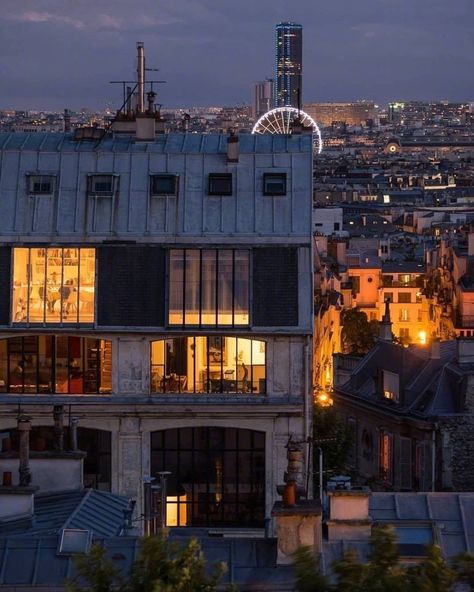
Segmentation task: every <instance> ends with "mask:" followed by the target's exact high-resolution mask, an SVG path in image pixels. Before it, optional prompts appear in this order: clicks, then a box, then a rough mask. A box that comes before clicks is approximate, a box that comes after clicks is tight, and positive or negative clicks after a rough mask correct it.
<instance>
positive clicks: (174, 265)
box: [168, 250, 184, 325]
mask: <svg viewBox="0 0 474 592" xmlns="http://www.w3.org/2000/svg"><path fill="white" fill-rule="evenodd" d="M183 271H184V251H182V250H172V251H171V253H170V278H169V281H170V293H169V317H168V322H169V324H170V325H182V324H183V320H184V318H183V311H184V302H183V282H184V278H183Z"/></svg>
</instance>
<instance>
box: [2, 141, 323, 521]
mask: <svg viewBox="0 0 474 592" xmlns="http://www.w3.org/2000/svg"><path fill="white" fill-rule="evenodd" d="M231 144H232V146H231ZM230 147H231V151H230ZM0 158H1V160H0V162H1V175H0V195H1V196H2V199H1V204H0V211H1V216H0V233H1V248H0V258H1V260H2V265H1V269H2V273H1V278H0V291H1V298H0V302H1V304H0V325H1V336H0V374H1V376H0V407H1V413H0V439H1V440H2V442H3V443H4V445H3V451H4V452H0V470H1V467H2V462H3V461H2V458H3V457H2V454H9V453H8V450H9V449H10V447H11V448H12V449H13V450H14V449H15V446H17V445H18V433H17V431H16V429H15V426H16V418H17V416H18V414H19V413H25V414H27V415H28V416H30V417H31V421H32V426H33V427H32V432H31V448H32V450H45V448H46V449H48V447H49V446H50V445H51V442H52V441H53V431H54V430H53V425H54V423H53V415H52V410H53V406H56V407H58V406H60V407H61V406H62V408H63V409H64V411H65V415H66V417H67V418H68V420H67V421H66V424H67V426H66V440H67V434H68V426H70V425H71V422H72V419H73V418H75V419H74V422H76V423H77V422H79V423H78V425H79V427H78V440H79V442H78V444H79V448H81V449H83V450H85V451H86V452H87V453H88V455H87V458H86V460H85V461H84V475H83V481H84V485H86V486H93V487H96V488H98V489H103V490H108V491H112V492H114V493H120V494H123V495H127V496H130V497H133V498H135V499H137V501H138V515H140V514H141V513H142V512H143V505H142V501H143V500H142V490H143V480H144V479H146V478H147V476H150V475H151V476H153V475H155V474H156V473H157V472H158V471H170V472H171V475H170V477H169V479H168V497H167V521H168V525H169V526H178V525H179V526H184V525H190V526H219V525H221V526H234V525H238V526H240V527H245V526H249V527H261V526H263V524H264V520H265V518H266V517H268V516H269V515H270V509H271V507H272V504H273V502H274V500H275V497H276V487H277V485H278V484H279V483H281V482H282V480H283V473H284V469H285V467H286V463H287V460H286V448H285V445H286V443H287V441H288V438H289V435H290V434H294V436H295V437H296V438H297V439H299V440H305V439H307V438H308V436H309V433H310V432H309V430H310V420H311V418H310V413H311V400H312V399H311V357H312V354H311V343H312V318H313V308H312V306H313V304H312V281H313V280H312V238H311V237H312V228H311V210H312V145H311V137H308V136H305V135H300V136H297V135H293V136H291V137H282V136H280V137H278V136H252V135H248V136H245V135H242V136H240V137H238V136H233V137H232V139H231V138H228V137H226V136H223V135H222V136H220V135H198V134H189V135H186V134H169V135H158V136H156V138H154V139H152V140H149V141H146V142H138V141H135V138H134V137H133V136H131V135H122V136H115V137H114V136H113V135H105V136H104V137H102V139H100V138H99V139H97V138H95V139H94V140H92V139H91V140H76V139H74V137H72V136H71V135H69V134H34V135H33V134H32V135H28V134H20V133H18V134H4V135H2V136H0ZM305 212H306V215H305V214H304V213H305ZM6 442H8V445H7V444H5V443H6ZM37 477H38V476H36V477H35V474H33V480H32V484H33V485H34V484H35V480H37ZM16 478H17V477H16V475H14V477H13V479H14V481H15V479H16ZM301 478H302V481H303V479H304V476H303V475H302V476H301Z"/></svg>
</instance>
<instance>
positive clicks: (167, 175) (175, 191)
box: [150, 173, 179, 197]
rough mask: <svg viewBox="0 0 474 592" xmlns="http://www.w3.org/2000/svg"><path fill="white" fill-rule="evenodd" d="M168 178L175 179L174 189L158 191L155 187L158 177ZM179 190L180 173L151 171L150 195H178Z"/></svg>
mask: <svg viewBox="0 0 474 592" xmlns="http://www.w3.org/2000/svg"><path fill="white" fill-rule="evenodd" d="M160 177H161V179H167V180H172V181H173V191H156V190H155V189H154V183H155V180H156V179H159V178H160ZM178 192H179V175H177V174H175V173H151V174H150V196H151V197H161V196H164V197H166V196H176V195H178Z"/></svg>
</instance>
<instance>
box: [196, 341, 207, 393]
mask: <svg viewBox="0 0 474 592" xmlns="http://www.w3.org/2000/svg"><path fill="white" fill-rule="evenodd" d="M193 345H194V352H193V353H194V358H193V362H194V380H195V382H194V385H193V386H194V392H196V393H206V392H207V390H208V388H207V387H208V379H209V377H208V368H207V338H206V337H195V338H194V343H193Z"/></svg>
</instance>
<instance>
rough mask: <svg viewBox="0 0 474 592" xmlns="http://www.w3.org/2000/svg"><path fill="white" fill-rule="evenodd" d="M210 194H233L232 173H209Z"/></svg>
mask: <svg viewBox="0 0 474 592" xmlns="http://www.w3.org/2000/svg"><path fill="white" fill-rule="evenodd" d="M208 194H209V195H232V173H209V187H208Z"/></svg>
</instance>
